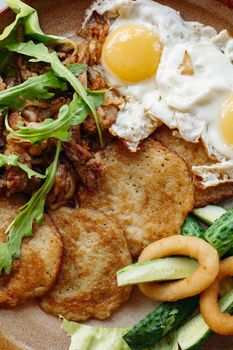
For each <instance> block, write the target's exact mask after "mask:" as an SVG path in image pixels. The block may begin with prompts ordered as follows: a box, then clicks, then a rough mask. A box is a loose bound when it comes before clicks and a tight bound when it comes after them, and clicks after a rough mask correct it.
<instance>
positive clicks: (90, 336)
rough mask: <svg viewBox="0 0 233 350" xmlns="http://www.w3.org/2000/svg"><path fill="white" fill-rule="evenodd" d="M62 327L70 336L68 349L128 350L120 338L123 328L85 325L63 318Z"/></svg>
mask: <svg viewBox="0 0 233 350" xmlns="http://www.w3.org/2000/svg"><path fill="white" fill-rule="evenodd" d="M62 329H63V330H65V331H66V332H67V334H68V336H70V337H71V344H70V347H69V350H77V349H80V350H81V349H82V350H103V349H111V350H130V348H129V346H128V344H127V343H126V342H125V341H124V339H123V338H122V336H123V335H124V334H125V333H126V332H127V329H125V328H104V327H96V326H86V325H84V324H80V323H77V322H72V321H67V320H66V319H63V323H62Z"/></svg>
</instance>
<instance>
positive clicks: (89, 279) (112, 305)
mask: <svg viewBox="0 0 233 350" xmlns="http://www.w3.org/2000/svg"><path fill="white" fill-rule="evenodd" d="M50 216H51V218H52V220H53V222H54V224H55V225H56V226H57V228H58V229H59V232H60V234H61V236H62V239H63V244H64V256H63V263H62V267H61V270H60V272H59V274H58V279H57V282H56V284H55V285H54V287H53V289H52V290H51V291H50V292H49V293H48V294H47V295H45V296H44V297H42V298H41V299H40V301H39V305H40V307H41V308H42V309H43V310H44V311H46V312H49V313H52V314H54V315H62V316H64V317H65V318H67V319H68V320H74V321H84V320H87V319H88V318H99V319H104V318H106V317H109V316H110V315H111V314H112V312H113V311H114V310H115V309H117V308H118V307H119V306H120V305H121V304H122V303H123V302H124V301H126V300H127V299H128V298H129V295H130V292H131V290H132V288H131V287H118V286H117V279H116V272H117V271H118V270H119V269H121V268H122V267H124V266H126V265H128V264H130V263H131V256H130V253H129V251H128V247H127V243H126V240H125V238H124V234H123V232H122V230H121V227H120V226H119V225H118V224H117V223H115V222H114V221H112V220H110V219H109V218H107V217H106V216H105V215H104V214H103V213H101V212H98V211H94V210H87V209H70V208H61V209H59V210H56V211H54V212H50Z"/></svg>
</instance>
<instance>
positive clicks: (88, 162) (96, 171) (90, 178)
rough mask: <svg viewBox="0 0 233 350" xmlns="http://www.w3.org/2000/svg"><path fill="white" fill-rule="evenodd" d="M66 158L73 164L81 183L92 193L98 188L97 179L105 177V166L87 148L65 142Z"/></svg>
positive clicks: (72, 141) (72, 142)
mask: <svg viewBox="0 0 233 350" xmlns="http://www.w3.org/2000/svg"><path fill="white" fill-rule="evenodd" d="M63 149H64V152H65V156H66V157H67V158H68V159H69V160H70V161H71V162H72V164H73V166H74V168H75V171H76V172H77V174H78V176H79V178H80V181H82V183H83V184H84V185H86V186H87V188H88V189H89V190H90V191H94V190H95V188H96V179H97V178H98V177H100V176H103V175H104V165H103V163H102V162H101V160H100V159H95V158H93V156H92V154H91V153H90V151H89V150H88V149H87V147H83V146H81V145H80V144H79V143H76V142H75V141H74V140H71V141H68V142H64V143H63Z"/></svg>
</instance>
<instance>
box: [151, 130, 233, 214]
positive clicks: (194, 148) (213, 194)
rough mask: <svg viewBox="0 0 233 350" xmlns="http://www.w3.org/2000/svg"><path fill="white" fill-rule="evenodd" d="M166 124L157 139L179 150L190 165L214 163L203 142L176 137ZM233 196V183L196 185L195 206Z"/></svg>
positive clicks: (155, 135)
mask: <svg viewBox="0 0 233 350" xmlns="http://www.w3.org/2000/svg"><path fill="white" fill-rule="evenodd" d="M172 132H173V130H170V129H169V128H168V127H166V126H165V125H163V126H161V127H160V128H159V129H158V130H157V131H156V132H155V133H154V137H155V139H156V140H158V141H160V142H162V143H163V144H164V146H166V147H168V148H169V149H171V150H172V151H175V152H177V153H178V154H179V155H180V156H181V157H182V158H183V159H184V160H185V162H186V163H187V165H188V167H189V168H190V170H191V168H192V166H193V165H204V164H208V163H214V161H213V160H211V159H210V158H209V157H208V155H207V154H206V152H205V148H204V146H203V144H202V143H201V142H198V143H191V142H187V141H185V140H183V139H181V138H179V137H175V136H173V134H172ZM232 196H233V183H224V184H219V185H217V186H214V187H209V188H207V189H205V190H201V189H199V188H196V187H195V192H194V206H195V207H197V208H198V207H203V206H205V205H207V204H209V203H217V202H219V201H220V200H222V199H224V198H228V197H232Z"/></svg>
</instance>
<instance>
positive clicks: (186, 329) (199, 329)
mask: <svg viewBox="0 0 233 350" xmlns="http://www.w3.org/2000/svg"><path fill="white" fill-rule="evenodd" d="M220 308H221V310H222V311H224V312H228V313H232V312H233V290H231V291H230V292H228V293H227V294H225V295H224V296H223V297H222V298H221V299H220ZM211 334H213V332H212V331H211V330H210V328H209V326H208V325H207V324H206V323H205V321H204V319H203V317H202V315H198V316H196V317H194V318H192V319H191V320H190V321H188V322H187V323H185V324H184V325H183V326H182V327H180V328H179V329H178V331H177V340H178V343H179V345H180V347H181V349H182V350H195V349H197V348H198V347H199V346H200V345H201V344H203V343H204V342H205V341H206V340H207V339H208V338H209V337H210V336H211Z"/></svg>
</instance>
